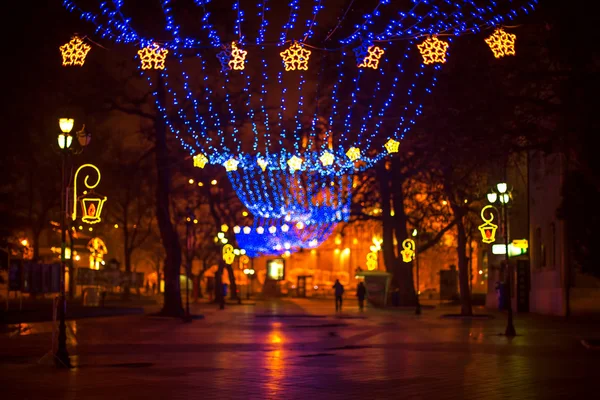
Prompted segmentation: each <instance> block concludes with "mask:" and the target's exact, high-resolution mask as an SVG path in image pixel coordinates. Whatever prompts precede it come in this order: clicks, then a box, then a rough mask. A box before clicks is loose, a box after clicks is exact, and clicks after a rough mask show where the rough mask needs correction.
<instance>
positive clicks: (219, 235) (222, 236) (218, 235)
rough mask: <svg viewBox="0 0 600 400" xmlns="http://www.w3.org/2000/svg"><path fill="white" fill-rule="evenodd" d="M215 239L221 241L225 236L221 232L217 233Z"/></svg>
mask: <svg viewBox="0 0 600 400" xmlns="http://www.w3.org/2000/svg"><path fill="white" fill-rule="evenodd" d="M217 237H218V238H219V239H223V238H224V237H225V234H224V233H223V232H219V233H217Z"/></svg>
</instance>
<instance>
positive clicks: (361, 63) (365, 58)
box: [354, 43, 385, 69]
mask: <svg viewBox="0 0 600 400" xmlns="http://www.w3.org/2000/svg"><path fill="white" fill-rule="evenodd" d="M354 53H355V54H356V61H357V63H356V66H357V67H358V68H373V69H377V68H378V67H379V59H380V58H381V56H382V55H383V53H385V51H383V49H382V48H381V47H378V46H374V45H367V44H366V43H363V44H362V45H361V46H360V47H357V48H356V49H354Z"/></svg>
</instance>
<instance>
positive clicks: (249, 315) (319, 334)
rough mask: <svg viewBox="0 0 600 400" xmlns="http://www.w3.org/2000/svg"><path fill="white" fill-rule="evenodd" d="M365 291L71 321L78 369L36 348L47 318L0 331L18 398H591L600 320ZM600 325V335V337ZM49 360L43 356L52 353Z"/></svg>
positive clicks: (45, 340)
mask: <svg viewBox="0 0 600 400" xmlns="http://www.w3.org/2000/svg"><path fill="white" fill-rule="evenodd" d="M352 303H353V302H351V301H348V302H347V304H344V310H343V312H342V313H336V312H335V310H334V306H333V303H332V302H329V301H327V299H326V300H309V299H280V300H272V301H256V303H255V304H254V305H249V304H245V305H242V306H239V305H229V304H228V305H226V307H225V310H219V308H218V305H216V304H209V303H204V302H203V303H198V304H191V309H192V313H199V314H203V315H204V319H203V320H198V321H194V322H192V323H189V324H185V323H183V322H182V321H181V320H179V319H169V318H154V317H151V316H148V315H130V316H122V317H111V318H88V319H81V320H75V321H69V322H68V325H69V330H68V347H69V352H70V354H71V355H72V361H73V363H74V364H76V365H77V366H78V368H76V369H74V370H72V371H64V370H57V369H55V368H54V367H53V366H52V365H47V364H46V363H44V362H43V363H41V364H37V361H38V360H39V359H40V358H41V357H42V356H43V355H44V354H45V353H46V351H47V350H48V349H49V347H50V343H51V338H52V332H51V325H50V324H48V323H33V324H27V330H25V331H21V330H20V331H13V332H12V333H11V334H5V335H2V336H0V337H2V339H0V381H1V382H2V387H3V388H4V393H7V394H8V396H7V398H40V397H41V398H85V399H104V398H108V397H110V398H116V399H154V398H161V399H162V398H165V399H178V398H184V397H185V398H188V399H193V398H207V399H213V398H215V399H216V398H224V399H306V398H309V399H327V400H330V399H344V400H348V399H362V400H364V399H365V398H373V399H375V398H377V399H398V398H423V399H436V400H438V399H477V400H482V399H495V398H512V399H522V398H532V399H564V398H589V395H588V393H593V390H596V380H597V366H598V361H599V360H600V352H598V351H593V350H588V349H586V348H585V347H584V346H583V345H581V342H580V340H581V338H582V337H583V336H586V335H587V336H589V335H600V324H595V323H588V324H586V323H584V322H582V321H578V322H566V321H564V320H556V319H554V318H547V317H540V316H535V315H516V318H515V327H516V329H517V333H518V335H519V336H517V337H515V338H506V337H504V336H501V335H498V334H499V333H501V332H503V330H504V326H505V323H506V319H505V315H504V314H502V313H498V312H492V316H493V318H490V319H483V320H482V319H445V318H441V316H442V315H443V314H449V313H456V312H457V311H458V309H457V308H453V307H439V308H435V309H426V310H423V314H422V315H420V316H417V315H414V313H413V312H410V311H403V310H389V309H388V310H380V309H367V310H366V311H365V312H363V313H360V312H359V311H358V309H357V306H356V305H355V304H352ZM599 337H600V336H599ZM46 360H47V359H45V360H44V361H46Z"/></svg>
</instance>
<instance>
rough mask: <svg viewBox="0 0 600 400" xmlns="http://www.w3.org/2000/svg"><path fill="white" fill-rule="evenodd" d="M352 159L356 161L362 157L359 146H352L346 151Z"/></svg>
mask: <svg viewBox="0 0 600 400" xmlns="http://www.w3.org/2000/svg"><path fill="white" fill-rule="evenodd" d="M346 155H347V156H348V158H349V159H350V161H356V160H358V159H359V158H360V149H359V148H358V147H350V149H348V151H347V152H346Z"/></svg>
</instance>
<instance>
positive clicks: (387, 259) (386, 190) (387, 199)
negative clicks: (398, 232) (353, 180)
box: [377, 163, 396, 287]
mask: <svg viewBox="0 0 600 400" xmlns="http://www.w3.org/2000/svg"><path fill="white" fill-rule="evenodd" d="M377 175H378V178H379V190H380V196H381V222H382V228H383V237H382V239H383V243H382V245H381V251H382V253H383V263H384V264H385V269H386V271H388V272H389V273H392V274H393V273H394V264H395V259H396V257H395V255H394V220H393V218H392V216H391V211H392V208H391V204H392V194H391V191H390V177H389V175H390V174H389V172H388V171H387V170H386V168H385V163H380V165H379V167H378V171H377ZM394 287H395V285H394Z"/></svg>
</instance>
